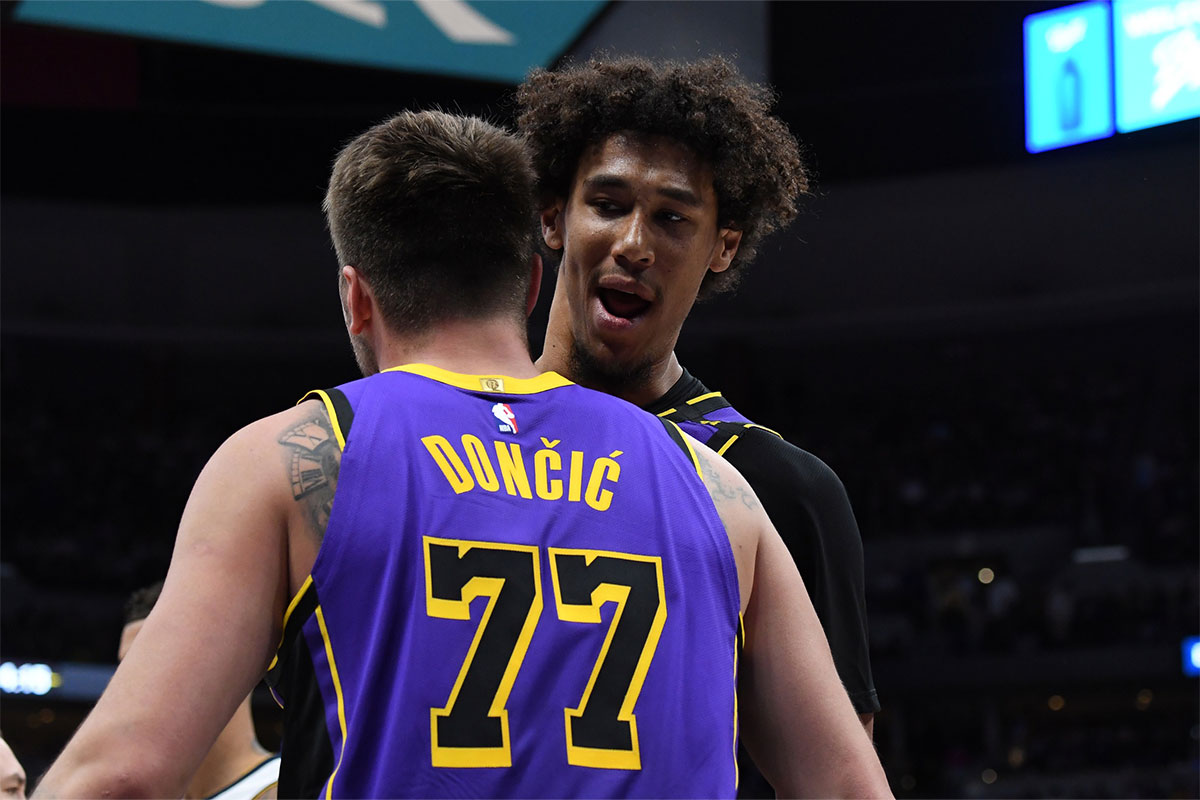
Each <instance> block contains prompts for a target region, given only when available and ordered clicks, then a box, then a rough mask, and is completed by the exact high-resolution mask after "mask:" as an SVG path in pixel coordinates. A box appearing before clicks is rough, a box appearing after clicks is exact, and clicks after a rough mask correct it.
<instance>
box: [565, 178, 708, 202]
mask: <svg viewBox="0 0 1200 800" xmlns="http://www.w3.org/2000/svg"><path fill="white" fill-rule="evenodd" d="M583 186H584V188H585V189H591V190H593V191H594V190H597V189H628V188H629V181H627V180H625V179H624V178H622V177H620V176H618V175H605V174H600V175H593V176H591V177H590V178H586V179H585V180H584V181H583ZM654 191H655V192H656V193H657V194H661V195H663V196H664V197H669V198H671V199H672V200H674V201H676V202H678V203H683V204H684V205H686V206H691V207H692V208H699V207H701V206H702V205H704V203H703V201H701V199H700V197H699V196H697V195H696V193H695V192H693V191H691V190H690V189H684V188H682V187H678V186H660V187H658V188H656V189H655V190H654Z"/></svg>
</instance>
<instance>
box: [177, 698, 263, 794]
mask: <svg viewBox="0 0 1200 800" xmlns="http://www.w3.org/2000/svg"><path fill="white" fill-rule="evenodd" d="M268 755H270V754H269V753H268V752H267V751H266V750H265V749H263V747H262V746H261V745H260V744H259V743H258V739H256V738H255V736H254V722H253V720H252V719H251V717H250V698H246V700H244V701H243V702H242V704H241V705H240V706H238V709H237V711H235V712H234V714H233V718H232V719H231V720H229V724H228V725H226V726H225V730H223V731H221V735H220V736H218V737H217V741H216V742H214V743H213V746H212V748H211V749H210V750H209V751H208V755H207V756H205V757H204V760H203V761H201V762H200V766H199V767H197V768H196V774H195V775H193V776H192V780H191V782H190V783H188V787H187V792H186V793H185V796H186V797H190V798H200V797H209V796H211V795H213V794H216V793H217V792H219V791H220V790H221V789H224V788H225V787H226V786H228V785H229V784H231V783H233V782H234V781H236V780H237V779H238V778H240V777H242V776H243V775H245V774H246V773H247V772H249V771H250V770H252V769H254V768H255V767H256V766H258V765H259V764H261V763H262V761H263V759H265V758H266V757H267V756H268Z"/></svg>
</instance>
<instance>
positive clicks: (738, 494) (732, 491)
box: [692, 445, 759, 512]
mask: <svg viewBox="0 0 1200 800" xmlns="http://www.w3.org/2000/svg"><path fill="white" fill-rule="evenodd" d="M692 447H693V449H694V450H695V451H696V459H697V460H698V461H699V462H700V469H701V471H702V472H703V473H704V483H705V485H706V486H708V492H709V494H711V495H712V498H713V503H715V504H716V506H717V511H718V512H720V511H721V509H722V507H723V506H725V505H726V504H728V503H741V504H742V505H743V506H745V507H746V508H748V509H750V510H751V511H753V510H754V509H756V508H758V507H759V502H758V497H756V496H755V494H754V491H753V490H752V489H751V488H750V485H749V484H747V483H746V482H745V480H742V481H741V482H740V483H729V482H728V481H726V480H724V479H723V478H722V477H721V473H720V471H719V470H717V468H716V459H717V458H719V457H720V456H715V455H712V454H711V453H708V452H707V449H708V448H706V447H703V446H699V445H692Z"/></svg>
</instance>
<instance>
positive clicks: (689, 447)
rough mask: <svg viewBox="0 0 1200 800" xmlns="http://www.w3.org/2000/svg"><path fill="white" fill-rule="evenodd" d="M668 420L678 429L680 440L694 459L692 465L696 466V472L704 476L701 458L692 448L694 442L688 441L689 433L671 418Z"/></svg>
mask: <svg viewBox="0 0 1200 800" xmlns="http://www.w3.org/2000/svg"><path fill="white" fill-rule="evenodd" d="M667 422H668V423H669V424H670V425H671V427H673V428H674V429H675V430H676V431H678V433H679V440H680V441H681V442H683V444H684V446H685V447H686V448H687V452H688V456H690V457H691V459H692V466H693V467H695V468H696V474H697V475H699V476H700V477H701V478H703V477H704V471H703V470H701V469H700V459H698V458H696V451H695V450H693V449H692V443H691V442H690V441H688V437H687V434H685V433H684V432H683V430H682V429H681V428H680V427H679V426H678V425H676V424H675V423H674V422H672V421H671V420H667Z"/></svg>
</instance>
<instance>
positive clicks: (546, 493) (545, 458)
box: [533, 439, 563, 500]
mask: <svg viewBox="0 0 1200 800" xmlns="http://www.w3.org/2000/svg"><path fill="white" fill-rule="evenodd" d="M542 444H544V445H546V449H545V450H538V451H537V452H536V453H534V454H533V478H534V486H535V487H536V488H537V496H538V497H540V498H542V499H543V500H558V499H559V498H561V497H562V495H563V486H562V481H561V480H559V479H558V478H551V477H550V472H551V471H554V472H561V471H562V456H560V455H559V454H558V453H557V452H556V451H554V450H551V449H549V448H552V447H554V446H555V445H557V444H558V440H557V439H555V440H554V444H550V443H549V442H548V441H547V440H546V439H542Z"/></svg>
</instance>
